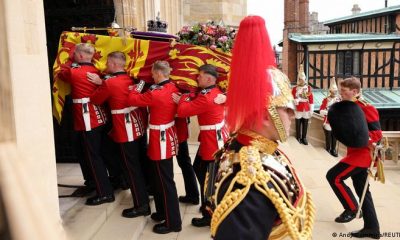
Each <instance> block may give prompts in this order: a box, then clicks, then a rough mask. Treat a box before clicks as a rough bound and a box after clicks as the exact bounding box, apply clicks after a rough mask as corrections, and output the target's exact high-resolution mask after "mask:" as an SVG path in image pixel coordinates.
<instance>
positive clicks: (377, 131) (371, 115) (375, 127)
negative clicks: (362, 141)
mask: <svg viewBox="0 0 400 240" xmlns="http://www.w3.org/2000/svg"><path fill="white" fill-rule="evenodd" d="M355 103H357V104H358V106H360V107H361V109H362V110H363V112H364V115H365V118H366V119H367V123H368V130H369V134H368V135H369V142H368V145H371V144H372V143H376V142H378V141H379V140H380V139H381V138H382V130H381V127H380V124H379V113H378V110H376V108H375V107H374V106H372V105H371V104H368V103H366V102H364V101H359V100H356V101H355ZM371 160H372V159H371V153H370V150H369V148H368V147H362V148H350V147H348V148H347V155H346V157H344V158H343V159H342V160H341V162H344V163H347V164H349V165H352V166H356V167H363V168H368V167H369V166H370V164H371Z"/></svg>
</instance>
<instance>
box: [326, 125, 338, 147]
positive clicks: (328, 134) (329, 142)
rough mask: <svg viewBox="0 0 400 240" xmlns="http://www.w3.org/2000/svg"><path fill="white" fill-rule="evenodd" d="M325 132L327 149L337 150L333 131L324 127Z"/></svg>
mask: <svg viewBox="0 0 400 240" xmlns="http://www.w3.org/2000/svg"><path fill="white" fill-rule="evenodd" d="M323 130H324V134H325V149H326V150H327V151H333V150H336V142H337V140H336V138H335V136H334V135H333V134H332V131H328V130H326V129H325V128H323Z"/></svg>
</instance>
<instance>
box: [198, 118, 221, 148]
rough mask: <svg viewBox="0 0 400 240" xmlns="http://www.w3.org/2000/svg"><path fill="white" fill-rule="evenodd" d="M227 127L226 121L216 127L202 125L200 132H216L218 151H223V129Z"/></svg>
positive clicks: (215, 125)
mask: <svg viewBox="0 0 400 240" xmlns="http://www.w3.org/2000/svg"><path fill="white" fill-rule="evenodd" d="M224 125H225V121H224V120H222V122H220V123H217V124H214V125H202V126H200V131H201V130H203V131H206V130H215V136H216V138H217V143H218V149H221V148H222V147H223V146H224V137H223V136H222V131H221V129H222V127H223V126H224Z"/></svg>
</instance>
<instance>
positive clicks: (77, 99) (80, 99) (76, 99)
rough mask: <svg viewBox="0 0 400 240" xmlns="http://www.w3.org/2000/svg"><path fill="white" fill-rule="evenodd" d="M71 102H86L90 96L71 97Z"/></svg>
mask: <svg viewBox="0 0 400 240" xmlns="http://www.w3.org/2000/svg"><path fill="white" fill-rule="evenodd" d="M72 102H73V103H88V102H90V98H88V97H87V98H74V99H72Z"/></svg>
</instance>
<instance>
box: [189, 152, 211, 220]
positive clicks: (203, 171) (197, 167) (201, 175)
mask: <svg viewBox="0 0 400 240" xmlns="http://www.w3.org/2000/svg"><path fill="white" fill-rule="evenodd" d="M214 161H215V160H203V159H202V158H201V157H200V155H199V152H198V151H197V154H196V158H195V159H194V162H193V169H194V172H195V173H196V176H197V180H198V181H199V184H200V196H201V197H200V200H201V207H200V208H201V213H202V214H203V217H211V216H210V215H209V213H208V212H207V211H206V210H205V206H206V199H205V196H204V187H205V181H206V175H207V170H208V167H209V165H210V163H214Z"/></svg>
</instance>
